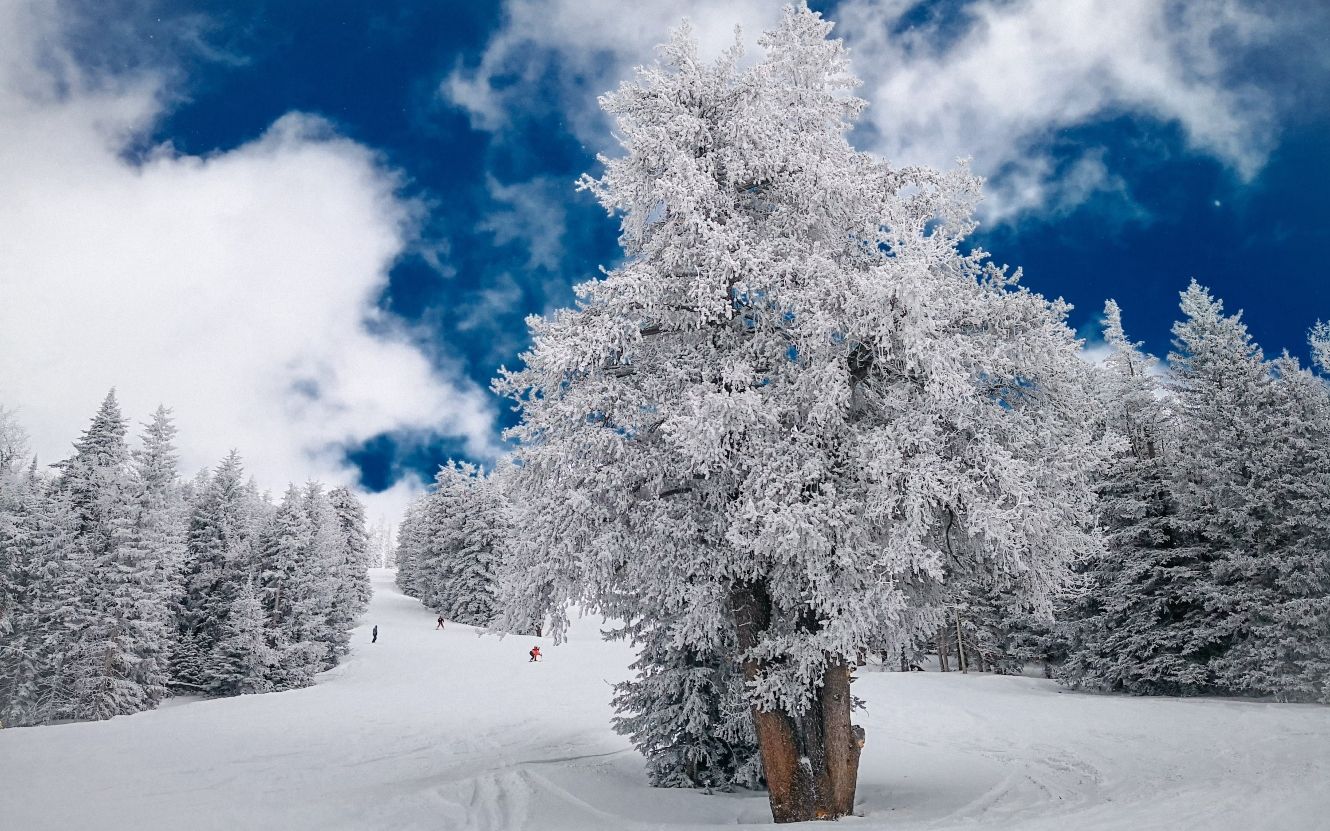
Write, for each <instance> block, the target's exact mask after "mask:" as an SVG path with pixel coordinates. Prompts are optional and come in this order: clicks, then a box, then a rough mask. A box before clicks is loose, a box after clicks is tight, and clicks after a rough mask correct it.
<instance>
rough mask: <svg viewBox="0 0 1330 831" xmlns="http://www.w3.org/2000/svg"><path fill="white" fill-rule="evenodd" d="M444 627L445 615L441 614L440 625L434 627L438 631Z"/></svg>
mask: <svg viewBox="0 0 1330 831" xmlns="http://www.w3.org/2000/svg"><path fill="white" fill-rule="evenodd" d="M442 628H443V615H439V625H438V626H435V627H434V629H435V630H436V631H437V630H439V629H442Z"/></svg>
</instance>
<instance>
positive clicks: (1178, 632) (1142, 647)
mask: <svg viewBox="0 0 1330 831" xmlns="http://www.w3.org/2000/svg"><path fill="white" fill-rule="evenodd" d="M1104 319H1105V325H1104V340H1105V343H1106V344H1107V345H1108V347H1109V350H1110V352H1109V356H1108V358H1107V360H1106V361H1105V362H1104V366H1103V374H1102V379H1101V384H1100V385H1099V390H1100V397H1101V400H1102V404H1103V411H1104V413H1105V429H1106V430H1107V432H1108V434H1109V435H1110V436H1112V437H1114V438H1115V439H1116V440H1117V446H1118V448H1119V449H1118V452H1117V453H1116V454H1115V455H1114V456H1113V457H1112V458H1110V459H1108V460H1107V462H1106V463H1105V465H1104V466H1103V468H1102V469H1101V471H1100V473H1099V477H1098V487H1097V490H1098V492H1099V512H1100V523H1101V526H1102V527H1103V529H1104V532H1105V539H1106V543H1107V547H1106V550H1104V551H1103V552H1102V553H1095V554H1091V555H1090V556H1088V557H1086V558H1083V559H1082V560H1081V561H1080V562H1079V563H1078V564H1077V570H1078V572H1079V577H1080V580H1079V582H1078V584H1077V586H1076V589H1077V591H1076V592H1075V594H1074V595H1073V596H1072V598H1071V599H1070V600H1069V602H1068V604H1067V606H1066V608H1065V609H1064V611H1063V614H1062V624H1061V625H1060V626H1059V630H1060V632H1059V633H1058V634H1059V636H1060V637H1061V638H1062V639H1064V640H1065V644H1066V649H1067V651H1068V654H1067V658H1066V662H1065V664H1064V665H1063V666H1062V668H1061V676H1062V678H1063V680H1064V681H1066V682H1067V683H1068V684H1070V685H1071V686H1074V687H1082V688H1090V689H1104V690H1116V691H1124V692H1132V693H1138V694H1171V695H1179V694H1188V693H1190V694H1196V693H1200V692H1203V691H1205V690H1206V689H1208V688H1209V686H1210V683H1211V681H1210V672H1209V666H1208V664H1209V660H1210V657H1211V655H1212V653H1213V643H1212V642H1211V641H1204V640H1200V639H1198V638H1197V637H1196V636H1195V629H1196V627H1197V626H1198V624H1199V620H1198V619H1199V617H1200V616H1201V615H1203V614H1204V613H1205V608H1206V607H1205V598H1206V586H1207V585H1208V584H1209V580H1210V556H1209V554H1208V553H1207V551H1206V550H1205V549H1204V548H1203V547H1201V546H1199V545H1198V543H1197V539H1198V533H1199V532H1198V531H1195V530H1193V531H1191V532H1190V533H1189V532H1187V531H1186V530H1184V528H1183V521H1184V520H1183V517H1182V516H1180V510H1181V508H1180V505H1179V497H1178V495H1177V489H1178V488H1179V487H1182V486H1183V484H1184V483H1183V482H1182V481H1181V480H1179V479H1178V474H1177V469H1178V466H1179V461H1178V455H1179V451H1178V450H1177V448H1176V438H1175V434H1176V430H1175V426H1174V423H1173V421H1172V419H1171V418H1170V415H1169V413H1170V412H1171V407H1170V406H1169V404H1168V403H1167V402H1165V401H1164V400H1163V399H1162V397H1161V389H1160V386H1159V381H1158V377H1157V372H1156V369H1155V367H1156V363H1157V362H1156V360H1155V358H1154V357H1152V356H1150V355H1146V354H1144V353H1143V352H1141V350H1140V344H1138V343H1133V342H1132V341H1130V340H1128V339H1127V336H1126V334H1125V332H1124V331H1123V327H1122V319H1121V311H1120V309H1119V308H1118V305H1117V304H1116V303H1114V302H1113V301H1111V300H1110V301H1109V302H1108V303H1107V304H1106V305H1105V308H1104Z"/></svg>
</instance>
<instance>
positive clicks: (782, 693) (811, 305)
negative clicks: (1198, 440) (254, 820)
mask: <svg viewBox="0 0 1330 831" xmlns="http://www.w3.org/2000/svg"><path fill="white" fill-rule="evenodd" d="M830 28H831V27H830V25H829V24H827V23H825V22H823V21H822V20H821V18H820V17H819V16H818V15H816V14H814V13H811V12H808V11H806V10H805V11H790V12H788V13H787V14H786V16H785V19H784V21H783V22H782V23H781V24H780V26H779V27H778V28H777V29H776V30H775V31H773V32H771V33H769V34H767V35H766V36H764V37H763V38H762V40H761V43H762V46H763V49H764V54H763V55H762V57H761V58H759V59H758V60H757V61H756V62H755V63H753V64H752V65H751V66H749V67H748V68H740V66H739V55H738V51H737V49H736V50H731V51H730V52H728V53H727V54H726V55H724V56H723V57H721V58H720V59H719V60H718V61H715V62H712V63H707V62H704V61H702V60H701V59H700V58H699V56H698V54H697V51H696V45H695V43H694V42H693V40H692V38H691V36H690V35H689V33H688V31H687V29H686V28H685V29H683V30H681V31H680V32H679V33H678V34H677V35H676V36H675V38H674V39H673V40H672V41H671V42H670V43H669V44H668V45H667V46H665V47H663V49H662V51H661V54H662V61H661V63H660V64H659V65H657V66H654V67H652V68H648V69H644V70H642V71H641V72H640V73H639V75H638V76H637V78H636V80H635V81H632V82H629V83H626V84H624V85H623V86H622V87H621V88H620V89H619V90H618V91H617V92H614V93H612V94H609V95H607V96H605V97H604V98H603V99H602V105H603V106H604V108H605V109H606V111H607V112H608V113H610V114H611V115H612V116H614V117H615V118H616V120H617V131H616V132H617V135H618V136H620V141H621V143H622V145H623V154H622V155H621V156H619V157H617V158H614V159H604V160H603V163H604V166H605V171H604V174H603V175H602V176H601V177H600V178H598V179H591V178H585V179H584V180H583V185H584V186H585V187H586V188H587V189H589V190H590V191H591V192H592V193H594V194H595V195H596V197H597V198H598V199H599V200H600V201H601V204H602V205H604V207H605V208H606V209H607V210H609V211H610V212H612V213H617V214H619V215H620V216H621V217H622V235H621V243H622V245H623V248H624V252H625V257H626V259H625V262H624V264H623V265H622V266H621V267H619V268H617V269H615V270H613V271H611V272H609V273H607V274H606V275H605V277H604V278H603V279H599V280H594V281H591V282H588V283H584V284H582V285H581V286H579V287H578V290H577V291H578V298H579V299H578V304H577V307H576V308H575V309H573V310H569V311H563V312H559V313H557V314H555V315H553V316H552V317H550V318H548V319H533V320H532V321H531V327H532V336H533V345H532V348H531V350H530V351H529V352H527V353H526V354H525V355H524V356H523V359H524V361H525V368H524V369H522V370H520V371H513V372H504V373H503V375H502V377H501V378H500V379H499V380H498V381H497V382H496V387H497V389H499V390H500V391H501V392H503V393H505V394H507V395H509V396H511V397H512V398H513V399H514V400H515V401H516V402H517V404H518V406H519V408H520V411H521V417H522V418H521V423H520V424H519V425H518V426H517V427H515V428H514V429H513V431H512V435H513V437H515V438H516V439H518V440H519V442H520V446H519V448H518V450H517V454H516V455H517V460H518V466H517V470H516V472H515V474H514V478H515V480H516V482H515V490H516V492H517V493H518V494H519V495H518V496H517V497H516V501H520V502H521V503H522V507H521V517H522V521H523V524H524V527H523V529H522V533H523V537H524V539H523V541H522V543H521V545H520V546H519V550H518V551H517V552H515V555H514V558H513V565H514V568H513V569H512V570H511V571H510V573H509V577H508V586H509V590H510V592H509V596H508V598H507V599H508V601H509V602H510V603H511V604H512V607H513V609H514V610H515V613H517V614H521V615H523V616H525V617H526V618H527V619H530V617H531V616H532V615H534V614H544V613H548V614H551V615H552V616H553V620H554V623H555V626H556V632H558V631H561V628H562V626H563V625H564V621H563V620H562V618H561V615H562V612H563V608H564V606H563V604H564V603H565V602H568V601H579V602H581V603H584V604H587V605H588V606H590V607H592V608H595V609H598V610H601V611H603V612H606V613H608V614H611V615H615V616H619V617H622V618H625V619H634V618H635V617H637V616H639V615H642V614H649V615H652V616H654V617H656V618H658V619H660V620H669V621H670V625H671V628H672V631H671V638H672V640H673V641H674V642H675V643H678V644H681V645H687V644H689V643H698V644H701V645H705V646H707V647H708V648H709V647H710V646H711V643H710V642H709V639H711V640H714V636H713V635H712V634H711V633H714V632H715V630H716V620H715V618H714V615H723V616H724V619H725V621H726V623H727V625H728V626H729V627H730V631H731V633H732V638H733V643H734V648H735V650H736V652H735V654H733V655H732V656H731V659H732V660H734V661H735V662H736V663H737V664H738V666H739V669H740V671H741V672H742V674H743V677H744V679H745V682H746V692H747V696H748V700H749V703H750V705H751V707H752V715H753V719H754V727H755V733H756V736H757V739H758V742H759V746H760V748H761V755H762V762H763V767H764V770H765V774H766V777H767V781H768V785H769V788H770V799H771V805H772V811H773V815H774V817H775V818H776V819H777V820H778V821H793V820H804V819H814V818H834V817H837V816H843V815H845V814H848V813H850V811H851V810H852V809H853V804H854V789H855V782H856V777H857V766H858V755H859V747H860V746H861V744H862V741H863V734H862V731H861V730H859V729H858V728H856V727H853V726H852V724H851V707H852V698H853V697H852V696H851V694H850V686H849V683H850V676H851V671H852V666H853V663H854V660H855V657H856V656H857V655H859V654H860V652H861V651H862V650H865V649H870V650H873V651H879V652H880V651H894V650H895V649H897V648H898V647H899V645H900V644H901V643H902V642H904V641H905V640H907V639H909V638H912V637H914V636H915V635H916V634H918V632H920V631H924V630H928V631H933V630H934V629H935V628H936V625H937V623H938V611H937V604H938V601H939V600H940V598H941V596H942V588H943V586H945V584H946V583H947V581H948V580H951V579H954V578H960V577H965V576H973V575H976V574H984V575H988V576H989V578H990V580H991V582H993V583H994V584H1001V585H1003V586H1004V587H1006V588H1009V589H1011V590H1013V591H1017V592H1019V593H1020V595H1021V596H1022V597H1025V598H1027V599H1028V600H1029V601H1030V602H1031V603H1033V604H1034V605H1035V606H1046V605H1047V602H1048V599H1049V596H1050V592H1051V591H1052V590H1053V589H1054V588H1055V587H1056V586H1057V585H1058V584H1059V583H1060V582H1061V580H1062V575H1063V573H1064V564H1065V560H1066V558H1067V557H1069V556H1072V555H1075V554H1078V553H1082V552H1085V551H1086V550H1088V549H1091V548H1093V547H1094V546H1095V545H1096V541H1095V538H1094V537H1093V535H1092V534H1090V533H1088V532H1087V530H1086V529H1087V528H1088V526H1089V525H1090V522H1091V510H1092V497H1091V494H1090V491H1089V488H1088V486H1087V483H1086V476H1087V473H1088V470H1089V468H1090V466H1092V465H1093V464H1094V463H1095V461H1096V459H1097V458H1098V455H1099V451H1098V450H1097V445H1096V444H1095V442H1094V439H1093V438H1092V436H1091V433H1090V431H1089V430H1088V428H1087V426H1086V421H1087V416H1086V414H1087V413H1088V412H1090V411H1091V410H1092V409H1093V405H1092V402H1091V401H1090V399H1089V398H1088V397H1087V393H1086V386H1087V382H1086V375H1087V373H1088V372H1089V369H1088V367H1086V366H1085V365H1083V364H1082V363H1081V362H1080V361H1079V360H1078V359H1077V358H1076V355H1075V353H1076V349H1077V342H1076V339H1075V337H1074V336H1073V334H1072V332H1070V331H1069V330H1068V328H1067V327H1066V326H1065V324H1064V322H1063V317H1064V315H1065V312H1066V307H1065V306H1064V305H1063V304H1061V303H1058V302H1049V301H1046V300H1045V299H1043V298H1041V297H1039V296H1037V295H1035V294H1032V293H1029V292H1027V291H1024V290H1022V289H1020V288H1019V287H1018V286H1017V285H1016V277H1015V276H1013V275H1008V274H1006V273H1004V272H1003V271H1002V270H1001V269H998V268H996V267H994V266H992V265H990V264H988V263H987V261H986V258H985V255H984V254H983V253H982V252H978V251H975V252H969V253H963V252H962V251H961V250H960V249H959V246H960V243H961V241H962V239H963V238H964V236H965V235H966V234H967V233H968V232H969V231H970V230H971V229H972V227H973V222H972V220H971V218H970V217H971V212H972V209H973V206H974V203H975V201H976V200H977V199H978V197H979V184H978V182H977V181H976V180H975V179H974V177H972V176H971V175H969V174H968V173H967V172H966V171H965V170H964V169H961V170H958V171H953V172H938V171H934V170H929V169H923V168H893V167H891V166H889V165H887V164H886V163H883V162H880V161H877V160H875V159H873V158H871V157H869V156H867V155H864V154H862V153H858V152H856V151H855V150H854V149H853V148H852V147H851V146H850V145H849V143H848V141H847V139H846V135H847V133H848V132H849V130H850V129H851V128H852V126H853V124H854V121H855V119H856V117H857V115H858V113H859V111H860V109H861V107H862V106H863V104H862V102H861V101H860V100H858V99H856V98H854V97H852V95H850V92H849V91H850V89H851V88H853V86H854V85H855V84H856V81H855V79H854V78H853V77H851V76H850V74H849V72H848V65H847V57H846V53H845V50H844V49H843V47H842V45H841V43H840V42H839V41H836V40H829V39H828V37H827V35H828V33H829V30H830Z"/></svg>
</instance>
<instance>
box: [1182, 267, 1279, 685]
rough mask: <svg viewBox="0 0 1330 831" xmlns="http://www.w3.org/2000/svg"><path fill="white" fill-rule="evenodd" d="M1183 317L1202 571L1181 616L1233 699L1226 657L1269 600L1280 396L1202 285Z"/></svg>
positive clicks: (1187, 428)
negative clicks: (1265, 569)
mask: <svg viewBox="0 0 1330 831" xmlns="http://www.w3.org/2000/svg"><path fill="white" fill-rule="evenodd" d="M1181 308H1182V312H1183V320H1181V321H1179V322H1178V323H1176V324H1174V326H1173V335H1174V352H1173V353H1171V354H1170V356H1169V364H1170V367H1171V369H1172V379H1173V381H1172V387H1173V389H1174V392H1175V399H1174V402H1173V406H1174V407H1175V409H1176V411H1177V413H1178V419H1179V432H1180V445H1181V449H1182V453H1181V454H1180V458H1179V460H1178V465H1177V468H1178V473H1179V485H1178V496H1179V504H1180V508H1179V525H1180V528H1181V531H1182V534H1183V535H1185V537H1186V538H1187V540H1188V541H1189V542H1190V547H1189V548H1188V549H1187V550H1188V551H1190V552H1192V559H1193V560H1194V561H1195V562H1196V563H1197V566H1196V569H1195V573H1194V574H1192V575H1191V576H1190V578H1189V580H1188V587H1189V589H1188V591H1187V592H1186V593H1185V595H1184V596H1180V597H1179V599H1178V601H1177V607H1178V608H1177V611H1176V612H1175V615H1176V616H1177V617H1185V618H1186V619H1187V622H1188V623H1187V627H1188V630H1189V631H1188V643H1189V644H1190V645H1191V651H1192V654H1194V655H1195V656H1196V657H1197V659H1198V660H1200V659H1204V660H1206V661H1207V663H1208V665H1209V670H1208V679H1207V680H1208V683H1209V685H1211V686H1212V687H1214V686H1218V687H1219V688H1222V689H1227V690H1232V689H1233V683H1234V681H1235V679H1234V678H1233V676H1232V673H1231V671H1229V670H1228V669H1224V668H1223V664H1222V658H1223V656H1224V654H1225V653H1226V652H1227V651H1228V649H1229V648H1230V647H1232V646H1233V644H1235V643H1236V642H1238V641H1239V640H1242V639H1244V638H1246V637H1247V636H1248V634H1249V620H1250V613H1251V609H1252V608H1253V607H1254V606H1256V605H1260V604H1262V603H1263V602H1266V601H1267V600H1268V598H1264V597H1262V596H1261V595H1262V592H1261V591H1260V590H1259V588H1258V586H1257V585H1256V584H1254V583H1252V582H1251V581H1250V580H1248V579H1247V576H1246V575H1247V574H1248V573H1249V572H1250V571H1251V569H1252V568H1253V567H1256V568H1259V567H1260V566H1259V565H1257V564H1256V563H1254V562H1253V560H1259V559H1260V558H1261V555H1260V552H1259V543H1258V540H1259V538H1260V537H1261V536H1263V534H1264V533H1265V529H1266V527H1267V526H1268V519H1269V517H1268V516H1265V517H1261V516H1256V515H1255V514H1254V513H1253V510H1254V509H1255V508H1256V506H1257V504H1258V503H1259V501H1260V499H1261V491H1262V490H1263V489H1264V488H1265V487H1267V485H1268V482H1266V481H1263V480H1262V479H1260V478H1259V477H1258V475H1257V474H1258V471H1257V469H1256V467H1255V464H1254V463H1255V461H1256V459H1257V457H1259V456H1262V455H1265V454H1267V453H1268V452H1270V449H1271V448H1270V447H1269V439H1270V427H1271V425H1270V424H1269V423H1268V422H1267V419H1268V417H1269V416H1270V415H1271V414H1272V413H1271V410H1270V406H1271V401H1272V396H1273V394H1274V391H1273V389H1272V387H1271V383H1272V382H1271V377H1270V372H1269V368H1268V367H1267V365H1266V363H1265V360H1264V357H1263V355H1262V353H1261V349H1260V347H1259V346H1257V345H1256V344H1255V343H1254V342H1253V341H1252V338H1251V335H1250V334H1249V333H1248V331H1247V327H1246V326H1245V325H1244V324H1243V322H1242V320H1241V314H1240V313H1239V314H1237V315H1232V316H1226V315H1225V314H1224V309H1223V304H1222V303H1221V302H1220V301H1219V300H1217V299H1215V298H1214V297H1213V296H1212V295H1211V294H1210V292H1209V291H1208V290H1207V289H1205V288H1203V287H1202V286H1200V285H1199V284H1197V283H1196V282H1195V281H1194V280H1193V281H1192V283H1191V285H1190V286H1189V287H1188V288H1187V290H1186V291H1184V292H1183V293H1182V303H1181ZM1217 670H1220V676H1222V677H1216V671H1217Z"/></svg>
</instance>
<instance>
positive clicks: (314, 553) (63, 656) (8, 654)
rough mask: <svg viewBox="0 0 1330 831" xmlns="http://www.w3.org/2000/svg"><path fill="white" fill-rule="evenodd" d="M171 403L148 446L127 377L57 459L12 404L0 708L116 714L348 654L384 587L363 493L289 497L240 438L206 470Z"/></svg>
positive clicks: (225, 690)
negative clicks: (43, 455) (51, 461)
mask: <svg viewBox="0 0 1330 831" xmlns="http://www.w3.org/2000/svg"><path fill="white" fill-rule="evenodd" d="M175 434H176V430H175V426H174V424H173V423H172V420H171V414H170V411H169V410H168V409H166V408H165V407H159V408H158V409H157V411H156V412H155V413H154V414H153V417H152V419H151V421H149V422H148V423H147V424H145V425H144V427H143V430H142V433H141V436H140V440H139V443H138V446H137V447H131V444H130V441H129V425H128V420H127V419H125V418H124V417H123V416H122V415H121V412H120V407H119V404H118V402H117V401H116V397H115V391H114V390H112V391H111V392H110V393H109V394H108V395H107V396H106V398H105V400H104V401H103V402H102V405H101V407H100V408H99V409H98V411H97V413H96V415H95V416H94V417H93V419H92V421H91V424H90V425H89V427H88V428H87V429H86V430H85V431H84V432H83V435H82V436H81V437H80V438H79V439H78V441H76V442H75V444H74V451H73V453H72V454H71V455H70V456H69V457H68V458H66V459H64V460H62V461H60V462H58V463H56V464H55V465H52V466H51V469H50V470H49V471H48V470H43V469H42V468H40V467H39V466H38V464H37V461H36V458H35V457H30V456H29V455H28V452H27V447H26V437H25V434H24V432H23V430H22V428H21V426H20V425H19V424H18V421H17V418H16V417H15V416H14V413H12V411H8V410H0V721H2V722H3V723H4V724H6V725H9V726H21V725H31V724H46V723H51V722H56V721H66V720H90V719H105V718H110V717H112V716H115V715H121V714H126V713H133V712H138V711H140V710H145V709H151V708H152V707H155V706H156V705H157V704H158V703H159V702H160V701H161V700H162V699H163V698H165V697H167V696H169V695H173V694H180V693H193V694H203V695H209V696H225V695H240V694H247V693H257V692H266V691H269V690H282V689H292V688H295V687H301V686H306V685H308V684H310V683H312V682H313V677H314V675H315V674H317V673H319V672H322V671H323V670H326V669H329V668H331V667H333V666H335V665H336V664H337V662H338V661H339V660H340V658H341V656H343V655H344V654H346V652H347V645H348V638H349V633H350V630H351V628H352V627H353V626H354V625H355V621H356V619H357V618H358V617H359V616H360V615H361V614H362V613H363V611H364V609H365V607H366V605H367V604H368V601H369V594H370V586H369V578H368V575H367V573H366V569H367V567H368V564H369V560H368V557H369V546H368V533H367V530H366V528H365V517H364V507H363V506H362V505H361V504H360V502H359V500H357V499H356V497H355V496H354V495H353V494H351V493H350V491H348V490H346V489H345V488H334V489H332V490H327V489H325V488H324V486H323V485H321V484H319V483H317V482H311V483H308V484H307V485H306V486H305V487H304V488H297V487H296V486H294V485H292V486H291V487H290V488H289V489H288V490H287V492H286V494H285V495H284V496H283V498H282V500H281V502H280V504H273V502H272V501H271V500H270V499H269V498H268V496H267V495H266V494H262V493H260V492H259V490H258V487H257V485H256V484H255V483H254V481H253V480H252V479H248V480H247V479H246V477H245V475H244V469H243V465H242V462H241V459H240V456H239V454H238V453H236V452H235V451H232V452H231V453H230V454H229V455H228V456H227V457H226V458H225V459H224V460H222V461H221V463H220V464H218V465H217V467H216V468H214V469H213V470H211V471H208V470H204V471H200V472H199V474H198V475H196V476H195V477H194V478H193V479H192V480H190V481H183V480H181V479H180V477H179V474H178V470H177V464H178V462H177V454H176V448H175V444H174V441H175Z"/></svg>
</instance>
